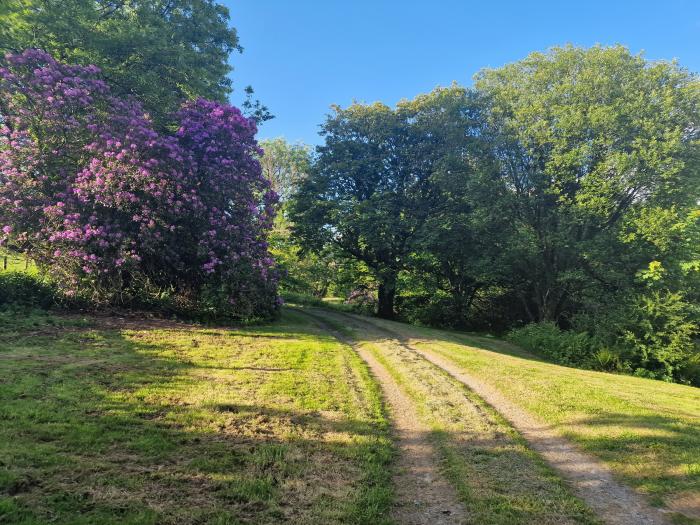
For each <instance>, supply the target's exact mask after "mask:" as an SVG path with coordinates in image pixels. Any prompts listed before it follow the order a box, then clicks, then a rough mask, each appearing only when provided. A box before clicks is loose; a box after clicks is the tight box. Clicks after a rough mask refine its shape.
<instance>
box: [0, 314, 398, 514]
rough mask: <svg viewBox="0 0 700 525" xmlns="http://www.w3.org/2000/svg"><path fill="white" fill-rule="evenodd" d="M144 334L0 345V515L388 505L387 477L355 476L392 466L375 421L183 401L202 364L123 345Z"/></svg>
mask: <svg viewBox="0 0 700 525" xmlns="http://www.w3.org/2000/svg"><path fill="white" fill-rule="evenodd" d="M155 328H158V329H159V330H161V331H164V333H165V334H167V333H168V332H172V331H179V330H184V331H190V330H191V329H192V328H191V327H187V326H182V327H167V328H166V327H164V326H163V325H162V324H158V325H157V326H155ZM144 329H146V327H145V326H144V325H143V324H141V325H135V326H130V325H129V324H128V323H125V324H122V325H121V326H118V327H115V326H109V327H105V326H101V327H98V328H97V329H95V328H91V327H85V328H81V329H70V330H65V331H60V330H59V331H54V332H52V333H50V334H46V333H42V334H33V335H28V336H27V337H25V338H23V339H22V340H21V341H19V343H18V342H16V341H14V340H13V341H9V342H5V343H4V346H5V348H4V349H0V353H1V354H4V355H3V357H4V358H3V359H2V360H0V416H1V417H0V419H2V421H3V424H2V425H0V521H2V522H3V523H5V522H7V523H20V522H21V523H46V522H49V521H50V522H56V523H71V524H72V523H156V522H157V523H179V524H182V523H214V522H215V523H249V522H254V523H279V522H281V521H291V522H299V523H303V522H305V521H306V520H307V519H311V520H312V521H313V520H315V521H317V522H319V523H323V522H327V523H333V522H341V521H344V520H347V519H349V518H351V517H352V516H362V515H364V514H368V515H374V514H376V513H377V509H381V508H382V507H386V505H387V501H388V492H387V494H385V495H382V494H381V493H380V492H381V490H379V489H382V483H383V485H387V482H386V477H387V474H386V473H384V474H382V473H381V472H379V473H375V474H374V479H369V480H367V479H366V478H367V474H366V472H364V470H365V468H366V467H368V466H372V465H374V466H375V467H376V466H377V465H382V464H383V465H384V467H386V465H387V464H388V462H389V461H390V459H391V445H390V443H389V442H388V439H387V436H386V428H382V426H381V424H378V423H377V422H375V421H372V420H371V419H361V418H355V417H351V416H349V415H347V414H345V413H342V412H338V411H335V412H333V413H332V417H331V415H329V414H326V413H323V412H321V411H311V410H308V411H307V410H301V409H298V408H294V405H293V404H292V405H291V406H292V408H290V409H288V410H287V409H284V408H278V407H271V406H266V405H265V403H264V402H262V401H257V402H256V401H255V400H253V399H251V401H250V402H248V403H241V402H239V401H235V402H231V403H227V402H226V403H224V402H218V401H216V402H211V403H208V402H206V398H205V399H195V400H189V399H188V398H187V396H186V395H185V394H186V392H187V390H188V389H189V388H190V387H192V386H193V385H196V384H197V382H198V381H201V379H199V378H198V377H197V376H196V375H193V374H192V372H194V371H196V369H198V368H209V367H207V366H206V365H205V366H201V365H199V364H193V363H192V362H191V361H188V360H183V359H179V358H178V357H177V356H176V355H175V354H174V353H173V354H168V353H167V352H163V347H162V345H159V344H156V343H153V342H149V341H143V340H141V339H139V338H137V337H133V335H134V334H133V333H132V331H133V330H136V331H138V330H144ZM198 334H199V332H198ZM246 335H247V333H246ZM299 335H300V336H309V337H310V336H312V335H313V333H312V332H309V333H306V332H299ZM164 337H167V335H164ZM277 337H288V338H293V337H295V335H294V334H287V335H278V336H277ZM0 346H3V343H1V342H0ZM211 368H217V367H211ZM223 370H227V371H229V372H231V374H232V375H235V374H236V373H237V372H239V371H249V372H251V371H252V372H254V373H258V372H262V373H264V372H284V371H292V370H293V369H292V368H286V367H284V368H283V367H279V368H272V367H270V368H266V367H256V366H251V367H246V366H243V367H230V368H223ZM204 395H206V394H204ZM232 398H233V399H237V397H236V396H232ZM385 470H386V469H385ZM382 479H384V482H383V481H382ZM363 483H364V484H365V485H367V487H365V489H363ZM372 483H375V484H376V485H377V487H376V488H377V490H376V491H375V492H376V493H373V492H372V490H373V488H372V486H371V485H372ZM358 487H359V488H358ZM382 498H383V499H382ZM372 506H374V507H375V509H374V510H372ZM373 513H374V514H373ZM378 522H381V520H379V521H378Z"/></svg>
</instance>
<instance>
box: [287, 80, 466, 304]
mask: <svg viewBox="0 0 700 525" xmlns="http://www.w3.org/2000/svg"><path fill="white" fill-rule="evenodd" d="M470 107H471V106H470V103H469V96H468V93H467V91H466V90H465V89H463V88H460V87H458V86H452V87H450V88H441V89H436V90H434V91H433V92H431V93H429V94H427V95H421V96H419V97H417V98H416V99H414V100H412V101H402V102H400V103H399V104H398V105H397V106H396V108H395V109H392V108H389V107H387V106H385V105H383V104H380V103H376V104H371V105H365V104H353V105H351V106H350V107H348V108H346V109H342V108H340V107H335V108H334V110H335V113H334V115H332V116H330V117H329V118H328V120H327V121H326V122H325V124H324V125H323V132H322V134H323V135H324V136H325V138H326V142H325V145H323V146H320V147H319V148H318V158H317V160H316V163H315V165H314V169H313V170H312V172H311V175H310V176H309V178H308V179H307V180H305V181H304V182H303V183H302V184H301V186H300V189H299V191H298V192H297V193H296V195H295V197H294V199H293V201H292V202H291V206H290V218H291V220H292V222H293V224H294V226H293V232H294V233H295V235H298V236H299V237H300V239H301V242H302V246H303V247H304V248H305V249H308V250H314V251H316V252H321V251H322V250H323V249H324V247H326V246H328V245H332V246H335V247H336V248H337V249H338V250H339V254H340V255H341V256H343V257H345V258H349V259H354V260H356V261H361V262H362V263H364V264H365V265H366V266H367V268H368V269H369V270H370V271H371V272H372V274H373V275H374V277H375V279H376V281H377V283H378V299H379V300H378V312H379V315H381V316H383V317H392V316H393V315H394V313H395V312H394V298H395V295H396V290H397V279H398V275H399V273H400V272H401V271H402V270H403V269H405V268H407V267H408V265H409V259H410V257H411V253H412V252H413V251H414V249H415V248H416V246H417V244H418V242H419V239H420V236H421V233H422V232H423V231H424V230H425V228H426V227H427V226H428V224H429V221H430V218H431V217H432V216H433V215H434V214H436V213H438V211H439V209H440V204H441V194H442V192H443V191H444V189H446V188H448V187H449V183H450V181H458V180H459V178H460V174H463V173H464V168H463V167H461V165H460V163H459V162H458V160H459V159H460V158H463V154H464V153H465V151H466V149H467V148H468V145H469V143H470V139H469V137H467V136H466V135H465V132H464V131H465V126H467V125H468V124H469V122H471V114H470V111H469V110H470ZM452 167H454V168H455V170H456V171H453V170H452V169H451V168H452Z"/></svg>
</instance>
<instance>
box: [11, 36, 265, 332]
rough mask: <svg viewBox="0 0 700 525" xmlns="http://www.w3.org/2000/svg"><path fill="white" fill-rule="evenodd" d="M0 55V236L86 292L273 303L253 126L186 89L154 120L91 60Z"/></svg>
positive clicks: (261, 307) (256, 309)
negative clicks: (160, 122)
mask: <svg viewBox="0 0 700 525" xmlns="http://www.w3.org/2000/svg"><path fill="white" fill-rule="evenodd" d="M4 66H5V67H2V68H0V117H1V125H0V225H2V228H1V231H2V233H0V242H3V243H9V244H11V245H12V246H14V247H16V248H18V249H21V250H23V251H25V252H26V253H28V254H30V256H31V257H32V258H33V259H35V260H36V261H37V262H38V263H39V265H40V266H42V267H44V268H47V269H50V271H51V274H52V276H53V277H54V278H55V279H56V280H57V281H58V283H59V285H60V286H62V287H63V288H64V290H66V291H71V292H72V293H76V292H80V293H82V294H83V295H85V293H86V292H89V294H90V297H91V298H92V299H94V300H98V301H114V300H121V301H123V300H128V299H129V298H133V297H136V296H138V295H143V294H147V293H155V292H156V291H157V292H158V293H162V292H163V291H164V290H168V291H171V292H172V293H174V294H178V295H180V296H182V297H184V298H187V299H188V300H189V301H193V302H194V303H196V304H197V305H199V306H200V307H201V306H204V307H206V308H210V309H213V310H215V311H216V312H217V313H219V314H226V315H230V316H235V317H240V318H247V317H251V316H260V315H269V314H271V313H272V312H273V311H274V310H275V309H276V308H277V307H278V305H279V301H278V300H277V296H276V280H277V276H276V271H275V263H274V261H273V260H272V259H271V257H270V254H269V251H268V247H267V242H266V238H267V234H268V232H269V231H270V229H271V226H272V220H273V218H274V212H275V203H276V200H277V197H276V195H275V194H274V192H272V191H271V189H270V187H269V183H268V182H267V181H266V179H265V178H264V177H263V176H262V174H261V169H260V165H259V163H258V161H257V160H256V156H257V155H258V154H259V153H260V150H259V148H258V146H257V142H256V140H255V134H256V131H257V129H256V125H255V122H254V121H253V120H251V119H248V118H246V117H245V116H243V115H242V114H241V112H240V110H239V109H238V108H235V107H232V106H229V105H226V104H221V103H218V102H213V101H209V100H203V99H198V100H195V101H191V102H187V103H185V104H184V105H183V106H182V108H181V110H180V111H179V112H178V113H177V115H175V116H174V117H175V119H176V121H177V123H178V125H177V128H176V131H174V132H173V133H172V134H164V133H159V132H157V131H156V130H155V129H154V127H153V125H152V122H151V120H150V118H149V116H148V115H146V114H145V113H144V111H143V109H142V107H141V105H140V104H139V103H138V102H137V101H135V100H133V99H124V98H119V97H117V96H115V95H113V94H112V93H111V92H110V88H109V86H108V84H107V83H106V82H105V81H104V80H102V79H101V78H100V72H99V69H98V68H96V67H95V66H87V67H84V66H75V65H67V64H63V63H61V62H58V61H56V60H55V59H53V58H52V57H51V56H50V55H48V54H46V53H44V52H42V51H39V50H27V51H25V52H23V53H21V54H17V55H7V56H6V57H5V64H4Z"/></svg>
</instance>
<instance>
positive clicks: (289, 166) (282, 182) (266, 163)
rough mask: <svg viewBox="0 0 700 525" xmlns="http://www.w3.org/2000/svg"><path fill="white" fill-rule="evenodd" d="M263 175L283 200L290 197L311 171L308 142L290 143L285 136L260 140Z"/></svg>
mask: <svg viewBox="0 0 700 525" xmlns="http://www.w3.org/2000/svg"><path fill="white" fill-rule="evenodd" d="M260 147H261V148H262V149H263V152H264V153H263V156H262V157H261V158H260V165H261V166H262V172H263V175H264V176H265V178H266V179H267V180H269V181H270V184H271V185H272V189H273V190H274V191H276V192H277V194H278V195H279V196H280V198H281V199H282V201H286V200H288V199H289V197H290V195H291V194H292V193H293V192H294V191H295V190H296V189H297V188H298V186H299V185H300V184H301V182H302V181H303V180H304V179H305V178H306V177H307V176H308V174H309V172H310V171H311V148H310V147H309V146H307V145H306V144H290V143H288V142H287V141H286V140H284V139H283V138H276V139H270V140H263V141H261V142H260Z"/></svg>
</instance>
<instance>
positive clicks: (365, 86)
mask: <svg viewBox="0 0 700 525" xmlns="http://www.w3.org/2000/svg"><path fill="white" fill-rule="evenodd" d="M220 1H222V2H223V3H225V4H226V5H227V6H228V7H229V9H230V11H231V19H232V23H233V25H234V26H235V27H236V28H237V29H238V32H239V36H240V42H241V45H242V46H243V47H244V48H245V49H244V52H243V54H235V55H233V56H232V57H231V63H232V65H233V66H234V68H235V69H234V72H233V80H234V85H235V86H236V88H237V89H236V92H235V93H234V94H233V96H232V101H233V102H234V103H236V104H238V103H240V101H241V99H242V91H243V87H245V86H246V85H248V84H251V85H252V86H253V88H254V89H255V92H256V96H257V97H258V98H259V99H260V100H261V101H262V102H263V103H265V104H266V105H267V106H269V108H270V110H271V111H272V113H273V114H275V115H276V118H275V119H274V120H272V121H269V122H266V123H265V124H263V126H262V127H261V129H260V133H259V137H260V138H270V137H277V136H283V137H285V138H286V139H288V140H290V141H292V142H294V141H303V142H307V143H309V144H318V143H319V142H320V138H319V136H318V125H319V124H320V123H321V122H323V120H324V115H326V114H327V113H328V112H329V106H330V105H331V104H339V105H341V106H346V105H348V104H350V103H352V101H353V100H357V101H361V102H374V101H377V100H379V101H382V102H385V103H387V104H392V105H393V104H395V103H396V102H397V101H398V100H400V99H402V98H412V97H414V96H415V95H417V94H419V93H423V92H426V91H430V90H431V89H433V88H434V87H436V86H438V85H443V86H444V85H448V84H449V83H451V82H452V81H457V82H459V83H460V84H463V85H469V84H470V83H471V78H472V76H473V75H474V73H476V72H477V71H478V70H479V69H481V68H483V67H498V66H501V65H503V64H506V63H508V62H513V61H515V60H518V59H520V58H522V57H524V56H526V55H527V54H528V53H529V52H531V51H536V50H545V49H547V48H549V47H552V46H554V45H560V44H566V43H573V44H576V45H583V46H591V45H594V44H596V43H600V44H617V43H619V44H624V45H626V46H628V47H629V48H630V49H631V50H632V51H633V52H635V53H636V52H639V51H644V52H645V55H646V56H647V57H648V58H650V59H673V58H676V59H678V60H679V62H680V64H681V65H683V66H684V67H686V68H688V69H690V70H692V71H700V0H665V1H664V0H658V1H652V0H636V1H631V0H630V1H628V0H625V1H617V0H607V1H599V0H579V1H566V0H562V1H539V2H536V1H526V0H520V1H517V0H513V1H498V0H491V1H488V0H487V1H480V2H476V1H457V0H432V1H413V0H404V1H398V0H392V1H389V0H375V1H365V0H360V1H357V0H354V1H353V0H346V1H341V0H286V1H284V0H220Z"/></svg>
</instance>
